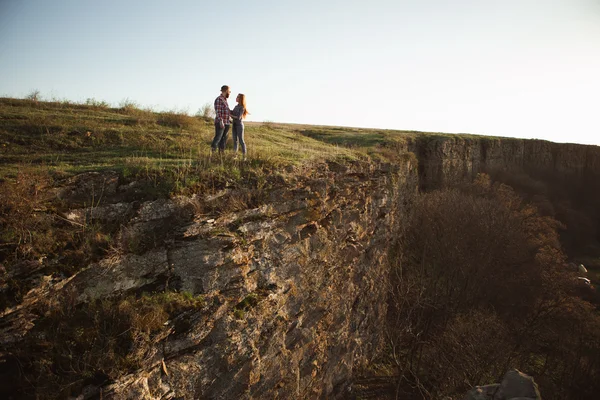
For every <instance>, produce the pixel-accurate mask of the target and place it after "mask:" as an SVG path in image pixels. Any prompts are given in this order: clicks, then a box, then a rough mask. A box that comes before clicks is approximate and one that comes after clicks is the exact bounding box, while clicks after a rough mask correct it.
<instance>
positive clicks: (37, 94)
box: [25, 89, 41, 103]
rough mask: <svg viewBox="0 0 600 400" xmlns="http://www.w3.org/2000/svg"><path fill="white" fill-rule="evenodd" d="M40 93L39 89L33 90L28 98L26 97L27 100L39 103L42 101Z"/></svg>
mask: <svg viewBox="0 0 600 400" xmlns="http://www.w3.org/2000/svg"><path fill="white" fill-rule="evenodd" d="M40 94H41V93H40V91H39V90H38V89H35V90H32V91H31V92H29V94H28V95H27V96H25V98H26V99H27V100H31V101H33V102H36V103H37V102H38V101H39V100H40V99H41V96H40Z"/></svg>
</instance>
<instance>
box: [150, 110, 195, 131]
mask: <svg viewBox="0 0 600 400" xmlns="http://www.w3.org/2000/svg"><path fill="white" fill-rule="evenodd" d="M157 122H158V124H159V125H162V126H169V127H172V128H180V129H190V128H191V127H192V126H194V124H195V123H196V120H195V119H194V118H193V117H190V116H189V115H187V114H185V113H183V112H177V111H166V112H161V113H159V114H158V118H157Z"/></svg>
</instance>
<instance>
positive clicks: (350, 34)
mask: <svg viewBox="0 0 600 400" xmlns="http://www.w3.org/2000/svg"><path fill="white" fill-rule="evenodd" d="M225 84H226V85H229V86H230V87H231V89H232V98H230V100H229V103H230V107H231V108H233V106H234V105H235V100H234V99H235V96H236V94H237V93H244V94H246V97H247V101H248V110H249V111H250V113H251V115H250V116H249V120H252V121H274V122H289V123H305V124H315V125H335V126H352V127H366V128H378V129H400V130H418V131H430V132H448V133H473V134H484V135H494V136H511V137H522V138H539V139H547V140H552V141H555V142H571V143H585V144H597V145H600V101H599V100H600V99H599V97H600V0H502V1H500V0H453V1H448V0H369V1H365V0H360V1H356V0H344V1H337V0H302V1H297V0H294V1H288V0H252V1H248V0H246V1H237V0H232V1H228V2H224V1H217V0H213V1H205V0H190V1H183V0H182V1H178V0H171V1H166V0H165V1H155V0H144V1H137V0H127V1H123V0H119V1H114V0H104V1H92V0H72V1H71V0H53V1H48V0H0V96H6V97H24V96H26V95H27V94H29V93H31V92H32V91H33V90H39V91H40V93H41V96H42V98H45V99H68V100H71V101H85V100H86V99H88V98H94V99H96V100H104V101H107V102H109V103H111V104H112V105H114V106H118V105H119V104H120V103H123V102H124V101H126V100H129V101H133V102H136V103H137V104H139V105H140V107H151V108H153V109H155V110H177V111H186V112H188V113H190V114H194V113H195V112H196V111H197V110H198V109H199V108H200V107H201V106H203V105H204V104H206V103H212V102H213V101H214V99H215V97H217V96H218V95H219V89H220V87H221V85H225Z"/></svg>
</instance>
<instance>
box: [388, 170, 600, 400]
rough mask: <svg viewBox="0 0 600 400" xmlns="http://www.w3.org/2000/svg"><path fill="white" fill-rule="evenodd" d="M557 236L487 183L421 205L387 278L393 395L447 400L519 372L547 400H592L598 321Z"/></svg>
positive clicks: (550, 223) (439, 194)
mask: <svg viewBox="0 0 600 400" xmlns="http://www.w3.org/2000/svg"><path fill="white" fill-rule="evenodd" d="M558 226H559V224H558V223H557V222H556V221H555V220H554V219H552V218H550V217H544V216H541V215H539V213H538V212H537V210H536V208H535V207H533V206H531V205H530V204H527V203H525V202H524V201H522V200H521V198H520V197H519V196H518V195H517V194H516V193H515V192H514V191H513V190H512V189H511V188H510V187H508V186H506V185H503V184H499V183H497V184H492V183H491V182H490V179H489V178H488V177H487V176H486V175H480V176H479V177H478V179H477V180H476V182H474V183H473V184H472V185H467V186H465V187H463V188H461V189H445V190H440V191H435V192H431V193H426V194H424V195H422V196H421V197H420V198H419V199H418V200H417V201H416V202H415V204H414V205H413V207H412V212H411V215H410V217H409V219H408V221H407V223H406V230H405V232H403V234H402V237H401V239H400V240H399V242H398V244H397V248H396V252H397V253H398V258H397V260H396V261H397V263H396V264H395V266H394V269H393V271H394V280H393V281H394V284H393V286H392V296H391V300H392V302H391V307H390V313H389V337H390V340H391V343H392V352H391V354H392V356H391V358H390V360H391V361H390V362H391V363H392V364H393V365H395V367H396V371H397V372H396V375H397V376H398V377H400V378H398V379H399V380H398V381H397V382H398V385H399V384H400V382H402V381H403V380H407V379H408V380H410V381H411V382H413V384H415V385H416V386H418V387H420V388H421V390H422V392H423V393H428V396H430V397H432V398H443V397H445V396H454V395H457V394H461V393H464V392H465V391H466V390H467V389H468V388H469V387H472V386H474V385H478V384H486V383H491V382H494V381H495V380H496V379H494V377H495V376H498V377H499V376H500V375H501V374H502V373H503V372H505V370H506V369H508V368H511V367H516V368H520V369H523V370H525V371H526V372H528V373H530V374H533V375H535V376H536V379H538V378H543V379H547V381H548V386H549V388H548V390H549V391H548V392H546V393H545V394H544V393H543V397H544V398H549V399H558V398H582V399H583V398H590V399H591V398H593V397H586V396H588V394H587V393H592V392H593V390H588V388H590V387H592V388H597V387H598V383H597V382H598V378H599V377H600V368H599V367H598V366H597V364H594V363H592V361H591V360H595V359H598V358H600V350H599V347H600V346H598V345H597V344H596V343H597V342H598V340H599V339H600V329H597V328H598V327H599V326H600V319H599V318H598V316H597V315H595V313H594V312H592V309H593V307H592V306H591V305H589V304H588V303H586V302H585V301H583V300H582V299H580V298H578V297H576V296H573V295H571V293H573V287H574V279H573V275H571V273H569V272H568V271H567V270H566V269H564V267H563V265H564V261H565V256H564V254H563V253H562V250H561V247H560V242H559V237H558V233H557V227H558ZM591 327H595V328H591ZM567 337H568V338H569V339H568V340H566V341H565V338H567ZM575 343H577V344H575ZM583 343H586V346H585V350H583V348H582V346H583ZM584 353H585V354H586V355H587V356H586V358H582V357H583V356H582V354H584ZM590 363H592V364H590ZM564 371H577V373H573V374H571V373H569V374H565V373H564ZM394 379H395V378H394ZM574 382H577V384H575V383H574ZM580 385H583V386H585V387H586V391H585V393H584V392H582V391H581V390H579V389H577V390H576V389H575V388H577V387H579V386H580ZM559 388H562V389H560V390H559ZM542 389H543V387H542ZM590 396H591V395H590Z"/></svg>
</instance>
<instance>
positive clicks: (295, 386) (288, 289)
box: [2, 160, 417, 399]
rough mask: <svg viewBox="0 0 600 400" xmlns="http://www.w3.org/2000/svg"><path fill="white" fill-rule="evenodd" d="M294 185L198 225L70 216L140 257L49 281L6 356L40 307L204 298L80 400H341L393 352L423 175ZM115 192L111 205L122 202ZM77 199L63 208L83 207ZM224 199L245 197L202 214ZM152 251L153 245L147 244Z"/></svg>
mask: <svg viewBox="0 0 600 400" xmlns="http://www.w3.org/2000/svg"><path fill="white" fill-rule="evenodd" d="M298 175H299V177H298V179H297V180H296V181H295V182H293V183H281V185H280V186H279V187H278V188H277V189H274V190H272V191H271V192H270V193H268V196H267V198H266V201H265V202H264V204H263V205H261V206H260V207H258V208H255V209H248V210H245V211H242V212H230V213H222V214H215V215H198V213H197V212H194V210H195V208H194V207H195V204H196V205H197V203H198V200H197V199H195V198H186V197H178V198H174V199H172V200H157V201H148V202H145V203H142V204H135V205H134V204H129V203H123V202H121V203H114V204H105V205H103V206H97V207H94V208H87V209H74V210H71V211H70V212H69V213H67V214H66V215H65V217H66V218H67V219H70V220H72V221H74V222H76V223H84V221H85V220H86V219H90V218H93V219H94V220H95V221H98V222H102V223H111V222H115V221H120V222H121V223H122V224H123V226H122V229H121V232H120V237H121V239H122V240H124V239H123V238H126V239H127V243H129V244H131V243H134V244H135V246H133V250H134V251H132V252H121V253H118V254H112V255H111V257H107V258H105V259H103V260H101V261H100V262H98V263H96V264H92V265H90V266H88V267H86V268H83V269H82V270H81V271H79V272H78V273H76V274H74V275H73V276H72V277H70V278H69V279H67V280H62V281H60V282H56V281H53V280H52V279H51V278H50V277H47V279H46V278H43V277H42V278H41V281H40V284H39V285H38V287H37V288H36V289H34V290H32V291H31V292H30V293H28V295H27V296H26V298H25V299H24V301H23V302H22V304H21V305H20V306H18V307H16V308H14V309H11V310H8V311H7V312H5V313H4V315H3V322H4V323H3V332H2V347H3V349H5V350H6V349H8V348H10V346H11V345H12V344H14V343H15V342H18V341H19V340H21V338H22V337H23V335H25V334H26V332H27V331H28V330H31V331H30V332H29V333H28V335H29V336H32V335H33V336H35V335H39V333H36V331H35V328H34V326H35V324H36V321H35V319H34V318H36V317H35V315H34V314H33V313H31V312H29V311H28V310H29V309H30V308H32V307H33V306H34V305H35V304H36V303H37V302H39V301H41V299H43V298H44V297H54V298H57V297H58V298H60V299H69V301H70V302H72V305H71V306H70V307H72V308H77V307H78V306H79V305H81V304H90V303H93V302H94V301H97V300H105V299H110V298H119V297H121V298H122V297H124V296H126V295H128V294H138V295H139V294H141V293H142V292H150V291H176V292H183V293H187V294H188V295H189V296H190V297H197V296H201V297H202V304H203V305H202V306H201V307H197V308H194V309H191V310H186V311H185V312H183V313H180V314H179V315H175V316H173V318H172V319H171V320H166V317H165V318H164V319H165V321H162V320H161V321H160V323H161V324H164V325H165V326H166V327H167V328H168V331H167V332H166V334H165V335H164V338H163V339H162V340H160V341H159V342H157V343H156V345H155V346H154V347H153V348H152V350H151V351H150V352H149V353H148V354H147V355H146V360H145V361H144V363H143V366H142V368H139V369H137V370H136V371H134V372H133V373H130V374H128V375H125V376H123V377H121V378H120V379H118V380H117V381H114V382H110V384H108V385H106V382H105V384H104V385H103V386H102V387H100V386H99V385H97V384H89V385H86V386H85V387H83V389H82V394H81V395H80V396H79V397H78V398H94V397H97V396H100V395H101V396H102V398H103V399H169V398H178V399H197V398H213V399H244V398H321V397H328V396H339V397H344V396H345V395H344V391H345V390H346V386H347V384H348V381H349V378H350V377H351V376H352V371H353V368H355V367H357V366H360V365H362V364H364V363H367V362H369V361H370V360H371V359H372V358H373V357H374V356H375V355H376V352H377V351H378V350H379V349H380V347H381V344H382V341H383V337H382V333H383V332H382V330H381V326H382V325H383V324H384V318H385V316H386V309H387V305H386V295H387V282H388V267H387V258H388V250H389V248H390V244H391V242H392V240H393V238H394V232H395V230H396V229H397V227H398V224H399V223H400V221H401V218H402V213H403V209H404V205H405V204H406V203H407V201H408V199H409V197H410V196H412V195H414V194H415V193H416V189H417V166H416V164H415V163H414V161H410V160H407V161H406V162H404V163H402V164H400V165H390V164H372V163H361V162H355V163H351V164H347V165H339V164H329V165H325V164H324V165H319V166H318V168H316V169H311V170H306V171H302V173H299V174H298ZM90 181H91V180H89V179H88V182H90ZM106 182H107V181H106V180H105V181H104V192H105V194H106V195H107V196H108V197H110V196H111V194H113V193H116V192H118V191H119V190H120V189H119V187H118V185H113V186H112V187H110V186H109V185H107V184H106ZM121 189H123V188H121ZM65 190H66V191H67V192H68V193H67V192H65ZM68 190H70V189H68V188H64V189H63V195H65V193H67V194H69V195H73V194H74V193H73V191H72V190H71V191H70V192H69V191H68ZM227 196H230V197H231V196H236V193H235V192H227V191H224V192H222V193H219V194H218V195H216V196H211V197H210V198H206V199H203V200H202V201H203V202H205V203H211V202H221V201H224V197H227ZM148 238H153V240H152V243H153V244H150V245H145V244H144V241H145V240H147V239H148ZM156 244H158V245H156ZM130 247H131V246H130ZM61 301H65V300H61ZM42 339H44V338H42V337H40V340H42ZM13 373H14V371H13ZM71 393H72V394H74V395H76V394H77V392H76V391H75V392H74V391H71ZM50 397H52V396H50Z"/></svg>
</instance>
